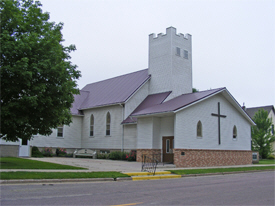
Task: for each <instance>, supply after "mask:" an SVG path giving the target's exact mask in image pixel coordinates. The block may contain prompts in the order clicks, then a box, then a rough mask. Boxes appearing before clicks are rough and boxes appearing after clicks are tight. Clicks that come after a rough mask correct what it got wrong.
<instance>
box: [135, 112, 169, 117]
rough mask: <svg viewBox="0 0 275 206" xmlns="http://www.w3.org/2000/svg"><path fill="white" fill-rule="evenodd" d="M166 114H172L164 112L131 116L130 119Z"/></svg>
mask: <svg viewBox="0 0 275 206" xmlns="http://www.w3.org/2000/svg"><path fill="white" fill-rule="evenodd" d="M166 114H174V112H173V111H166V112H158V113H150V114H141V115H133V116H132V117H136V118H139V117H152V116H166Z"/></svg>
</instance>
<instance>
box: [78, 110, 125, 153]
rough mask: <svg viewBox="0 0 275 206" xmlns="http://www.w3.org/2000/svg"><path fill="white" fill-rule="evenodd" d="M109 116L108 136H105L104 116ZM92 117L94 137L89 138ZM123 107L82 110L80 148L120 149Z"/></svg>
mask: <svg viewBox="0 0 275 206" xmlns="http://www.w3.org/2000/svg"><path fill="white" fill-rule="evenodd" d="M108 112H109V113H110V115H111V125H110V135H106V115H107V113H108ZM92 114H93V115H94V136H92V137H91V136H90V118H91V115H92ZM122 121H123V107H122V106H120V105H115V106H107V107H100V108H94V109H89V110H84V119H83V131H82V145H81V147H82V148H90V149H119V150H120V149H121V148H122V125H121V122H122Z"/></svg>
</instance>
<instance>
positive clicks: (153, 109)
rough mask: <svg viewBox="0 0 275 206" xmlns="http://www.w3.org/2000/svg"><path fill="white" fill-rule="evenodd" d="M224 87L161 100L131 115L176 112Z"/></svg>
mask: <svg viewBox="0 0 275 206" xmlns="http://www.w3.org/2000/svg"><path fill="white" fill-rule="evenodd" d="M224 89H225V88H219V89H212V90H206V91H202V92H196V93H188V94H183V95H180V96H178V97H175V98H173V99H171V100H169V101H166V102H163V103H162V102H161V103H159V104H155V105H152V106H150V107H147V108H144V109H142V110H139V111H136V112H133V113H132V115H131V116H143V115H152V114H159V113H167V112H176V111H177V110H179V109H181V108H183V107H186V106H187V105H190V104H192V103H195V102H198V101H199V100H202V99H205V98H206V97H208V96H211V95H213V94H216V93H218V92H220V91H223V90H224ZM145 100H146V99H145ZM145 100H144V101H145Z"/></svg>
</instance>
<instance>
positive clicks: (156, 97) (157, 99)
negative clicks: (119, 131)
mask: <svg viewBox="0 0 275 206" xmlns="http://www.w3.org/2000/svg"><path fill="white" fill-rule="evenodd" d="M169 94H171V92H163V93H158V94H151V95H148V96H147V97H146V98H145V99H144V100H143V102H141V104H140V105H139V106H138V107H137V108H136V109H135V110H134V111H133V112H132V114H133V113H137V112H139V111H142V110H144V109H146V108H150V107H152V106H155V105H158V104H161V103H162V102H163V101H164V100H165V99H166V98H167V97H168V96H169ZM132 114H131V115H132ZM131 115H129V116H128V117H127V118H126V119H125V120H124V121H123V122H122V124H133V123H136V121H137V118H136V117H131Z"/></svg>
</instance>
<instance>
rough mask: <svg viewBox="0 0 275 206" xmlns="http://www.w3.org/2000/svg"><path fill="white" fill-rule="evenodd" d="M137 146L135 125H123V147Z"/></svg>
mask: <svg viewBox="0 0 275 206" xmlns="http://www.w3.org/2000/svg"><path fill="white" fill-rule="evenodd" d="M136 148H137V125H136V124H130V125H124V149H136Z"/></svg>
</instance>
